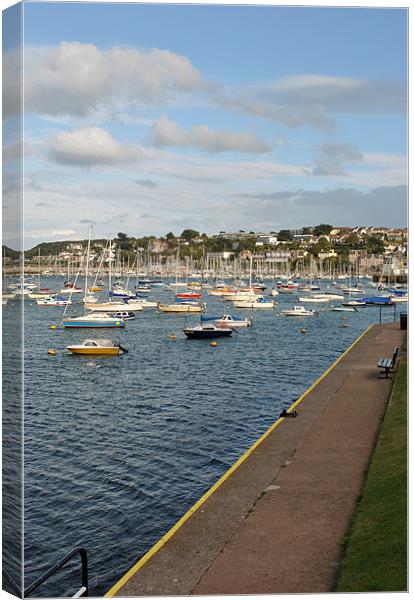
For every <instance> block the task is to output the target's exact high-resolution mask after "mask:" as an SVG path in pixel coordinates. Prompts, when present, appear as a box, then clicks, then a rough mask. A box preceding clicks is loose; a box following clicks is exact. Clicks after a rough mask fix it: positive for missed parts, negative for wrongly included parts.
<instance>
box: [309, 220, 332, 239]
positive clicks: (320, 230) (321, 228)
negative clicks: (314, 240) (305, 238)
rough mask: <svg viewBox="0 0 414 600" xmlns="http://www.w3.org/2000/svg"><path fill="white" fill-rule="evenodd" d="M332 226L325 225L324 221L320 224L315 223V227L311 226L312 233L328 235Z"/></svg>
mask: <svg viewBox="0 0 414 600" xmlns="http://www.w3.org/2000/svg"><path fill="white" fill-rule="evenodd" d="M332 229H333V227H332V225H327V224H326V223H321V225H316V227H314V228H313V233H314V235H317V236H319V235H329V234H330V233H331V231H332Z"/></svg>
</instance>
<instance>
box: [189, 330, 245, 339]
mask: <svg viewBox="0 0 414 600" xmlns="http://www.w3.org/2000/svg"><path fill="white" fill-rule="evenodd" d="M183 331H184V333H185V335H186V336H187V337H188V338H189V339H194V340H211V339H213V338H221V337H229V336H231V334H232V333H233V332H232V330H231V329H230V330H228V329H222V330H221V331H220V330H216V331H194V330H192V329H183Z"/></svg>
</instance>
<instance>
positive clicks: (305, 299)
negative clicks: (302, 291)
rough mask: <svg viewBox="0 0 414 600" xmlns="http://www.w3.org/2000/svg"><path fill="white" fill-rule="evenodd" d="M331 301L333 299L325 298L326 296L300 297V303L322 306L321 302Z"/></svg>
mask: <svg viewBox="0 0 414 600" xmlns="http://www.w3.org/2000/svg"><path fill="white" fill-rule="evenodd" d="M341 299H342V296H341ZM330 300H331V298H330V297H329V296H325V295H324V294H315V295H313V296H310V295H309V296H299V302H316V303H317V304H320V303H321V302H329V301H330Z"/></svg>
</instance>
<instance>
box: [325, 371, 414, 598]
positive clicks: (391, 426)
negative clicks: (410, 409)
mask: <svg viewBox="0 0 414 600" xmlns="http://www.w3.org/2000/svg"><path fill="white" fill-rule="evenodd" d="M343 543H344V545H345V554H344V559H343V561H342V563H341V567H340V574H339V580H338V584H337V587H336V590H335V591H337V592H371V591H372V592H373V591H383V592H397V591H405V590H407V363H406V361H405V360H404V361H401V363H400V366H399V369H398V372H397V375H396V379H395V385H394V389H393V393H392V396H391V400H390V404H389V407H388V410H387V413H386V415H385V418H384V422H383V424H382V427H381V430H380V433H379V437H378V443H377V447H376V449H375V452H374V455H373V458H372V462H371V464H370V467H369V471H368V476H367V479H366V482H365V485H364V488H363V491H362V496H361V498H360V501H359V503H358V507H357V510H356V512H355V515H354V519H353V522H352V527H351V531H350V534H349V536H347V538H346V539H345V540H343Z"/></svg>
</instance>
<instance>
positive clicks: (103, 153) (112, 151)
mask: <svg viewBox="0 0 414 600" xmlns="http://www.w3.org/2000/svg"><path fill="white" fill-rule="evenodd" d="M47 147H48V150H47V152H48V156H49V158H50V159H51V160H53V161H54V162H57V163H60V164H63V165H68V166H77V167H85V168H88V167H92V166H102V165H107V166H116V165H125V164H128V163H133V162H135V161H136V160H137V159H138V158H143V157H145V156H147V155H148V154H149V153H148V151H147V150H146V149H145V148H142V147H141V146H138V145H136V144H130V143H120V142H117V141H116V140H115V139H114V138H113V137H112V136H111V134H110V133H108V132H107V131H106V130H105V129H101V128H99V127H82V128H79V129H74V130H72V131H69V132H61V133H58V134H56V135H55V136H54V137H53V138H52V139H51V140H50V141H49V143H48V145H47Z"/></svg>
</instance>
